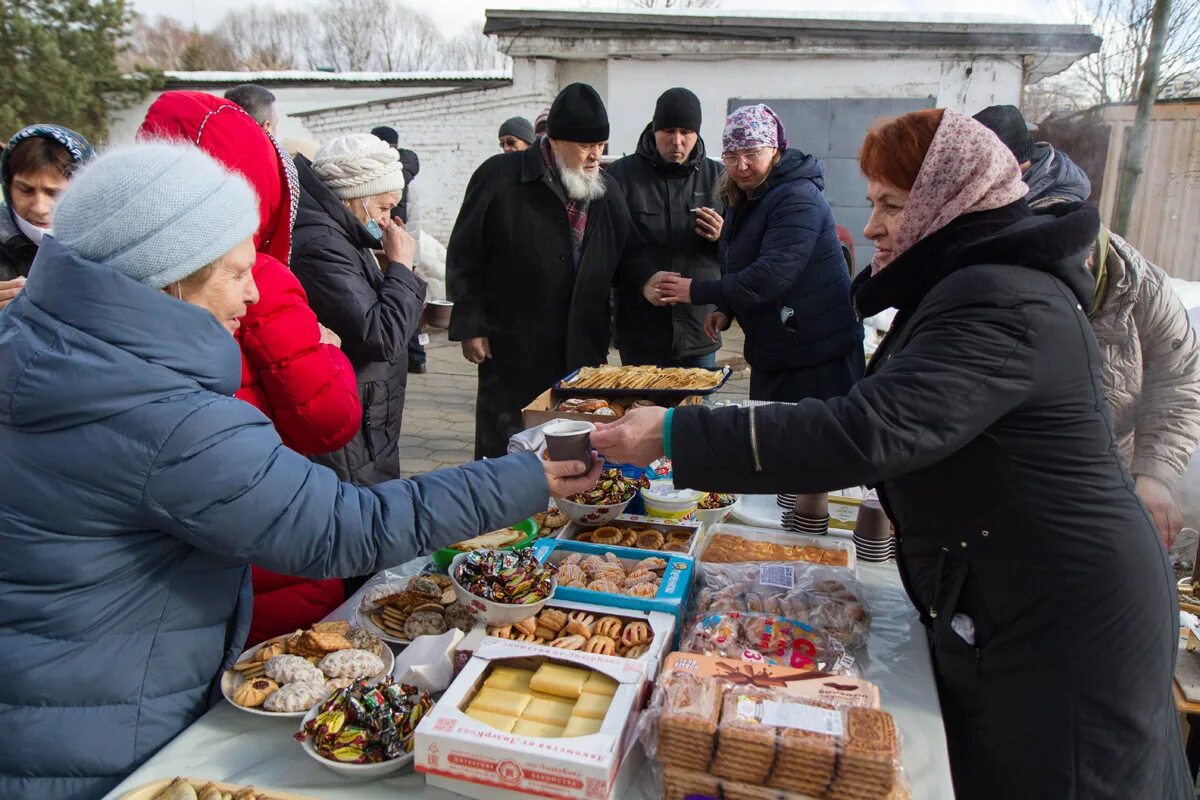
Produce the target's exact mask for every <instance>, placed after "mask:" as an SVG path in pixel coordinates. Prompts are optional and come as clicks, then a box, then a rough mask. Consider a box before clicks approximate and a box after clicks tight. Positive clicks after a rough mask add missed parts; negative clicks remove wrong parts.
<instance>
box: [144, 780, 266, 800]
mask: <svg viewBox="0 0 1200 800" xmlns="http://www.w3.org/2000/svg"><path fill="white" fill-rule="evenodd" d="M135 794H139V795H140V793H138V792H135ZM149 800H273V799H272V797H271V796H270V795H265V794H263V793H261V792H257V791H255V789H254V787H253V786H242V787H234V786H228V785H226V786H224V787H222V786H218V785H217V784H215V783H213V782H212V781H208V782H206V783H200V782H199V781H192V780H188V779H187V778H175V779H174V780H173V781H171V782H170V783H169V784H167V785H166V786H164V787H163V788H162V789H159V790H158V792H157V793H155V794H154V796H153V797H150V798H149Z"/></svg>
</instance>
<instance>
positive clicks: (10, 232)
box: [0, 206, 38, 281]
mask: <svg viewBox="0 0 1200 800" xmlns="http://www.w3.org/2000/svg"><path fill="white" fill-rule="evenodd" d="M37 252H38V246H37V245H36V244H34V243H33V242H31V241H30V240H29V238H28V237H26V236H25V234H23V233H21V231H20V229H19V228H17V224H16V223H15V222H14V221H13V218H12V213H11V211H10V210H9V208H8V207H7V206H0V281H11V280H12V279H13V278H22V277H24V278H28V277H29V268H30V267H31V266H32V265H33V259H34V258H35V257H36V256H37Z"/></svg>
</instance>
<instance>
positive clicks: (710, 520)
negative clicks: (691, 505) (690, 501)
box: [696, 503, 733, 527]
mask: <svg viewBox="0 0 1200 800" xmlns="http://www.w3.org/2000/svg"><path fill="white" fill-rule="evenodd" d="M732 513H733V504H732V503H730V504H729V505H727V506H725V507H723V508H699V507H697V508H696V521H697V522H701V523H703V524H704V526H705V527H708V526H709V525H716V524H718V523H721V522H724V521H725V520H727V519H729V516H730V515H731V514H732Z"/></svg>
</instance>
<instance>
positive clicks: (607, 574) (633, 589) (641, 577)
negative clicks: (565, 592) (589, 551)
mask: <svg viewBox="0 0 1200 800" xmlns="http://www.w3.org/2000/svg"><path fill="white" fill-rule="evenodd" d="M666 568H667V562H666V559H662V558H658V557H654V556H652V557H650V558H644V559H642V560H641V561H638V562H637V563H635V564H634V565H633V566H626V564H625V562H624V561H622V560H621V559H619V558H617V557H616V556H615V555H613V554H612V553H605V554H604V555H603V556H600V555H595V554H593V555H588V556H585V555H583V554H582V553H570V554H569V555H567V556H566V557H565V558H563V560H562V561H560V562H558V585H559V586H563V587H568V588H572V589H588V590H590V591H593V592H604V593H606V594H623V595H628V596H630V597H641V598H647V599H648V598H651V597H654V596H656V595H657V594H658V589H659V586H660V585H661V584H662V577H663V572H664V571H665V570H666Z"/></svg>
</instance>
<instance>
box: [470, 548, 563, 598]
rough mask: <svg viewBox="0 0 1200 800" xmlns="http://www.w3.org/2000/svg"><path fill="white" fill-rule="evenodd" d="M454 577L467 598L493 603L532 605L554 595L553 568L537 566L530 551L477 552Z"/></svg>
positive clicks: (546, 565)
mask: <svg viewBox="0 0 1200 800" xmlns="http://www.w3.org/2000/svg"><path fill="white" fill-rule="evenodd" d="M454 577H455V580H457V581H458V582H459V584H460V585H462V587H463V588H465V589H466V590H467V591H468V592H470V593H471V594H473V595H475V596H477V597H482V598H483V599H484V600H491V601H492V602H494V603H506V604H509V605H520V604H528V603H536V602H539V601H541V600H545V599H546V598H547V597H549V596H550V595H551V594H552V593H553V592H554V585H553V583H552V581H553V578H554V566H553V565H550V564H542V563H541V562H539V561H538V560H537V557H536V556H535V555H534V554H533V552H532V551H531V550H519V551H511V550H506V551H501V550H477V551H475V552H473V553H470V554H469V555H468V556H467V557H466V558H465V559H463V561H462V563H461V564H459V565H458V570H457V572H456V573H455V575H454Z"/></svg>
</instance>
